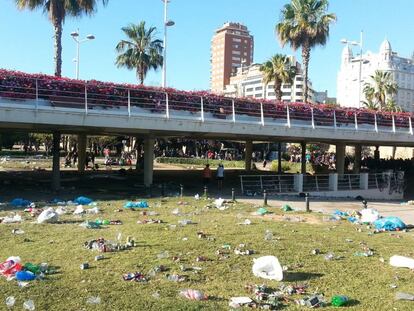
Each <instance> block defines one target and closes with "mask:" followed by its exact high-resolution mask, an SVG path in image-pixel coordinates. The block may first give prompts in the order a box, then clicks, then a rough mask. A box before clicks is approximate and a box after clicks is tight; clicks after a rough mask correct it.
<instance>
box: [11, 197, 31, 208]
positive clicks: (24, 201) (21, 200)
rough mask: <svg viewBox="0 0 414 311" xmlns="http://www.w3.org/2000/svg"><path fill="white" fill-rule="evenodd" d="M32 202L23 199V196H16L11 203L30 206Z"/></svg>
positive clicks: (18, 205)
mask: <svg viewBox="0 0 414 311" xmlns="http://www.w3.org/2000/svg"><path fill="white" fill-rule="evenodd" d="M31 204H32V202H30V201H29V200H25V199H22V198H16V199H13V200H12V201H11V202H10V205H12V206H14V207H28V206H30V205H31Z"/></svg>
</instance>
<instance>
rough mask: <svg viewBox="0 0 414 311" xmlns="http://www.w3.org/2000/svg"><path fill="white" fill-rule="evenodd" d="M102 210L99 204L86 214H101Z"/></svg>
mask: <svg viewBox="0 0 414 311" xmlns="http://www.w3.org/2000/svg"><path fill="white" fill-rule="evenodd" d="M99 213H100V210H99V208H98V207H97V206H95V207H93V208H89V209H87V210H86V214H92V215H93V214H99Z"/></svg>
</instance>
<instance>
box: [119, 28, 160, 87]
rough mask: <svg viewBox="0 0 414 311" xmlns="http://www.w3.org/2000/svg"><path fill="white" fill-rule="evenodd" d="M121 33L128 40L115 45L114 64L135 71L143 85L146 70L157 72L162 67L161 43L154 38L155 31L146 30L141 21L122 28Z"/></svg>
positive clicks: (151, 29) (154, 29) (152, 29)
mask: <svg viewBox="0 0 414 311" xmlns="http://www.w3.org/2000/svg"><path fill="white" fill-rule="evenodd" d="M122 31H123V32H124V33H125V35H126V36H127V37H128V40H121V41H120V42H119V43H118V44H117V46H116V51H117V52H118V56H117V58H116V62H115V63H116V64H117V65H118V67H126V68H127V69H129V70H136V73H137V78H138V80H139V81H140V83H141V84H144V80H145V77H146V75H147V72H148V70H150V69H154V70H157V69H158V68H159V67H161V66H162V63H163V57H162V50H163V41H162V40H159V39H156V38H155V33H156V31H157V29H156V28H155V27H150V28H148V29H146V28H145V22H143V21H142V22H140V23H139V24H137V25H135V24H130V25H128V26H127V27H123V28H122Z"/></svg>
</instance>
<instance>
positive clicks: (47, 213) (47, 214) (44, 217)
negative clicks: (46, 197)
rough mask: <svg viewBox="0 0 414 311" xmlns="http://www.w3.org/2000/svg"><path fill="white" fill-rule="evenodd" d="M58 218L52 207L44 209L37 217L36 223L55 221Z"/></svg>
mask: <svg viewBox="0 0 414 311" xmlns="http://www.w3.org/2000/svg"><path fill="white" fill-rule="evenodd" d="M58 220H59V215H58V214H57V213H56V212H55V210H54V209H53V207H49V208H48V209H45V210H44V211H43V212H42V213H41V214H40V215H39V217H38V218H37V223H38V224H43V223H56V222H57V221H58Z"/></svg>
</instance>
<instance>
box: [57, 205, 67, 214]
mask: <svg viewBox="0 0 414 311" xmlns="http://www.w3.org/2000/svg"><path fill="white" fill-rule="evenodd" d="M67 213H68V210H67V209H66V207H63V206H58V208H57V209H56V214H58V215H59V216H61V215H65V214H67Z"/></svg>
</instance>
